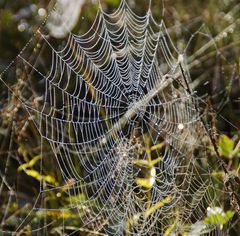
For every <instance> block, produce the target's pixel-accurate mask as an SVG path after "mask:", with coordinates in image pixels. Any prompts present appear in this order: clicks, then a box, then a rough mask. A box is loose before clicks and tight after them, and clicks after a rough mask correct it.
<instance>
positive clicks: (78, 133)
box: [1, 0, 225, 235]
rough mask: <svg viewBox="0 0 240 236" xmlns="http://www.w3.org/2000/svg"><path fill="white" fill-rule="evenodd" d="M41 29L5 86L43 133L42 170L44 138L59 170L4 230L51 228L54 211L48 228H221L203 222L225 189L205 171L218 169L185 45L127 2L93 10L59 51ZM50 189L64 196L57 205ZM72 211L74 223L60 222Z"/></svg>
mask: <svg viewBox="0 0 240 236" xmlns="http://www.w3.org/2000/svg"><path fill="white" fill-rule="evenodd" d="M52 15H54V17H56V16H57V15H58V13H57V11H56V10H53V11H52V12H51V13H50V15H49V16H48V18H51V17H52ZM58 20H61V18H60V17H59V19H58ZM46 25H47V23H46V24H44V25H43V26H41V27H40V28H39V30H38V31H37V32H36V34H35V35H34V37H33V38H32V39H31V41H30V42H29V43H28V44H27V46H26V47H25V48H24V49H23V50H22V51H21V53H20V54H19V55H18V57H17V59H16V60H15V61H14V62H13V63H12V65H11V67H14V66H15V67H16V68H17V70H16V76H17V78H18V80H20V81H21V84H22V85H21V86H22V87H21V88H24V90H23V92H22V93H21V94H20V93H19V94H18V91H16V90H15V92H14V94H15V95H16V97H17V99H18V100H19V101H20V102H21V104H22V105H23V107H24V108H26V110H27V112H28V114H29V118H28V119H29V122H32V123H34V125H35V127H36V132H38V134H39V136H40V141H39V142H40V146H41V147H42V148H40V149H41V155H40V157H39V159H38V160H36V162H39V163H40V164H39V166H40V170H39V173H40V174H42V175H44V173H45V171H46V170H48V168H49V166H47V164H46V163H49V162H50V160H48V159H49V158H50V156H49V154H48V153H47V151H46V150H45V149H44V148H43V146H46V145H49V147H51V148H49V150H48V151H49V152H51V153H52V154H53V156H54V158H53V157H52V156H51V158H52V159H54V160H51V162H52V163H55V164H54V166H55V168H56V169H59V170H60V173H61V175H60V176H59V179H58V180H53V179H51V178H50V177H49V176H47V175H46V174H45V177H42V178H39V181H40V186H39V193H38V197H37V199H36V201H35V202H34V204H33V206H32V208H31V210H29V212H28V214H26V215H25V217H23V218H19V222H17V226H16V228H15V229H13V232H21V230H22V229H24V227H26V226H27V225H28V224H30V222H31V221H32V220H33V215H36V214H38V215H39V216H41V217H42V220H41V221H40V222H33V223H32V225H33V228H32V230H33V232H35V234H36V235H48V233H47V232H48V228H49V227H51V225H52V224H54V223H55V222H54V220H53V221H52V222H50V223H49V217H50V215H49V214H50V213H49V212H51V214H52V215H53V214H59V219H58V220H59V221H62V224H61V225H62V227H59V228H58V231H57V232H52V233H53V234H54V233H56V234H57V233H58V234H60V233H62V235H93V232H95V233H96V232H99V234H97V233H96V235H177V233H179V235H180V234H181V233H183V232H188V235H203V234H206V235H225V231H224V229H222V228H220V227H218V226H215V225H207V224H205V223H203V221H204V218H205V217H206V216H207V215H208V214H209V212H208V211H207V209H208V210H209V209H215V208H216V207H221V203H220V202H219V199H220V198H219V196H221V195H223V194H224V188H223V187H222V183H221V182H219V181H217V180H216V178H215V177H214V175H213V174H212V169H211V168H212V167H211V164H212V162H214V165H215V166H216V165H217V166H218V167H219V169H220V168H221V166H220V164H219V163H218V162H217V160H212V161H211V163H210V161H209V160H207V156H208V155H207V152H209V146H211V145H212V143H211V138H210V137H209V133H210V132H211V130H210V127H209V126H208V125H207V116H206V103H205V102H204V100H203V98H201V97H198V96H197V95H196V94H195V93H194V92H193V91H192V88H191V79H190V75H189V71H188V65H187V60H186V54H185V51H184V50H183V51H180V50H179V49H178V48H176V46H175V44H174V42H173V41H172V40H171V37H170V34H169V32H168V29H167V27H166V25H165V23H164V21H161V22H160V23H157V22H156V21H155V20H154V18H153V16H152V12H151V9H150V8H149V10H148V11H147V12H146V14H145V15H143V16H140V15H138V14H136V13H135V12H134V11H133V10H132V9H131V8H130V7H129V5H128V4H127V3H126V1H125V0H123V1H121V3H120V5H119V7H118V9H117V10H115V11H114V13H111V14H109V13H106V12H104V11H103V10H102V8H101V6H99V11H98V13H97V16H96V18H95V21H94V23H93V25H92V27H91V28H90V29H89V31H88V32H87V33H85V34H82V35H78V34H75V33H72V32H69V35H68V39H67V41H64V40H60V41H61V42H59V47H58V48H56V47H54V46H53V39H52V38H51V37H50V36H49V35H48V34H47V33H46ZM54 43H55V42H54ZM54 45H56V43H55V44H54ZM41 56H44V57H48V58H51V60H50V61H51V63H50V64H49V65H46V64H45V63H44V61H42V59H41V58H42V57H41ZM9 71H10V67H9V68H8V69H7V70H6V71H5V72H4V73H3V74H2V76H1V77H2V80H3V82H4V83H6V84H8V80H7V76H8V72H9ZM36 142H37V141H36ZM215 168H216V167H215ZM26 171H28V167H26ZM50 171H51V172H55V171H56V170H55V169H51V170H50ZM28 174H30V175H32V176H33V175H34V173H33V172H29V171H28ZM52 196H58V197H59V198H61V197H63V196H65V197H67V198H68V199H69V201H68V202H63V203H62V205H59V204H56V205H54V203H53V202H52V201H51V197H52ZM49 199H50V200H49ZM45 212H47V213H48V214H47V213H46V214H45ZM71 214H74V215H75V218H74V221H79V222H81V227H78V228H77V227H67V226H66V227H65V221H66V218H67V216H69V217H71ZM34 227H35V228H34ZM5 232H6V233H7V230H6V231H5ZM22 232H23V231H22ZM59 232H60V233H59ZM84 232H85V234H84ZM77 233H79V234H77ZM91 233H92V234H91Z"/></svg>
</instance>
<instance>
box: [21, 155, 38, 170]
mask: <svg viewBox="0 0 240 236" xmlns="http://www.w3.org/2000/svg"><path fill="white" fill-rule="evenodd" d="M41 158H42V155H41V154H40V155H37V156H35V157H34V158H33V159H32V160H30V161H29V162H28V163H24V164H22V165H20V166H19V167H18V171H21V170H24V169H27V168H31V167H33V166H34V165H35V164H36V163H37V161H38V160H40V159H41Z"/></svg>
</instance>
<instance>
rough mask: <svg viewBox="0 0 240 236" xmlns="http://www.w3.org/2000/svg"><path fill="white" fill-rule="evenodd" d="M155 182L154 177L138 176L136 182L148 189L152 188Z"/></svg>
mask: <svg viewBox="0 0 240 236" xmlns="http://www.w3.org/2000/svg"><path fill="white" fill-rule="evenodd" d="M154 182H155V179H154V178H152V177H150V178H147V179H144V178H136V183H137V185H139V186H141V187H144V188H147V189H150V188H152V186H153V184H154Z"/></svg>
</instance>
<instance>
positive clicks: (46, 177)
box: [25, 170, 59, 186]
mask: <svg viewBox="0 0 240 236" xmlns="http://www.w3.org/2000/svg"><path fill="white" fill-rule="evenodd" d="M25 172H26V174H27V175H29V176H31V177H33V178H34V179H37V180H38V181H42V180H43V181H45V182H47V183H49V184H53V185H55V186H59V183H58V182H57V181H56V180H55V178H54V177H53V176H50V175H41V174H40V173H39V172H38V171H36V170H25Z"/></svg>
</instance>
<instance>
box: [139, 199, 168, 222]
mask: <svg viewBox="0 0 240 236" xmlns="http://www.w3.org/2000/svg"><path fill="white" fill-rule="evenodd" d="M172 200H173V197H172V196H167V197H166V198H164V199H162V200H161V201H159V202H157V203H156V204H155V205H153V206H152V207H150V208H149V209H148V210H147V211H146V212H144V213H143V216H145V217H148V216H150V215H151V214H153V213H154V212H155V211H156V210H158V209H160V208H161V207H163V206H164V205H166V204H167V203H169V202H171V201H172Z"/></svg>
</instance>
